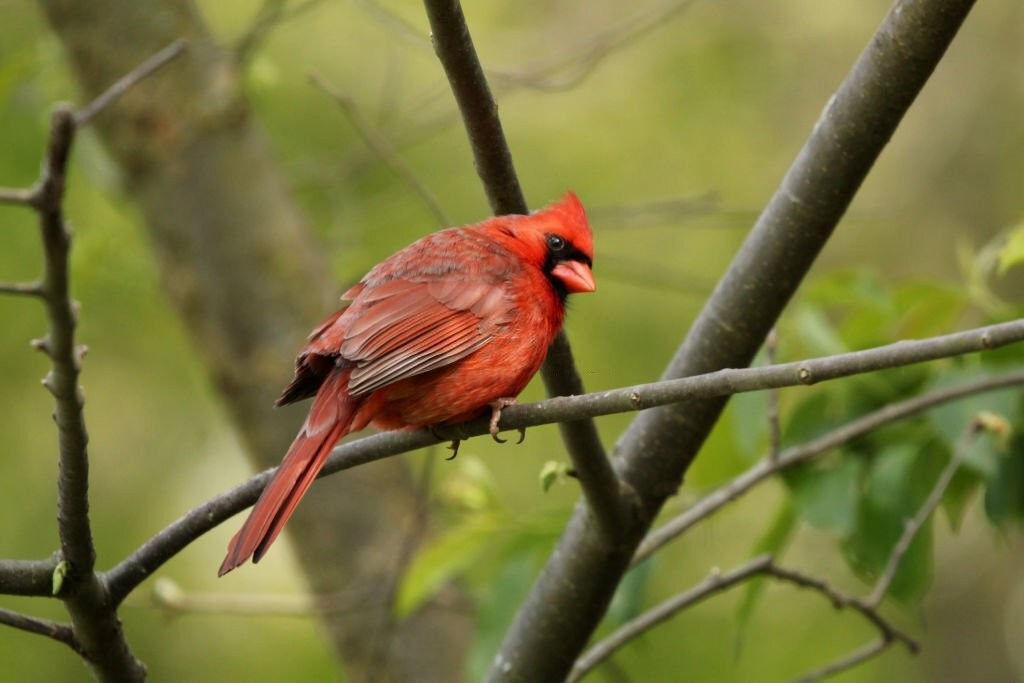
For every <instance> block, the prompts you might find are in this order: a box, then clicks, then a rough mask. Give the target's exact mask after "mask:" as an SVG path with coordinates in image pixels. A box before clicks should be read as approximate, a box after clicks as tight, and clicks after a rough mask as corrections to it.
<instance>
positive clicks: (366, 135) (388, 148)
mask: <svg viewBox="0 0 1024 683" xmlns="http://www.w3.org/2000/svg"><path fill="white" fill-rule="evenodd" d="M310 79H311V80H312V81H313V83H314V84H316V86H317V87H319V88H320V89H321V90H323V91H324V92H325V93H327V95H328V96H329V97H330V98H331V99H333V100H334V101H335V103H337V105H338V106H339V107H341V110H342V111H343V112H344V113H345V116H347V117H348V120H349V123H351V124H352V127H353V128H355V129H356V133H358V134H359V137H361V138H362V139H363V142H365V143H366V146H367V147H369V148H370V150H371V151H372V152H373V153H374V154H376V155H377V157H379V158H380V160H381V161H383V162H384V163H385V164H386V165H387V166H388V167H390V168H391V170H392V171H394V172H395V173H396V174H398V176H399V177H400V178H401V179H402V180H404V181H405V184H406V185H408V186H409V189H411V190H412V191H413V192H415V193H416V194H417V195H418V196H419V198H420V199H421V200H423V203H424V204H426V205H427V208H428V209H430V212H431V213H432V214H434V218H435V219H436V220H437V224H438V225H439V226H440V227H442V228H444V227H448V226H449V225H451V224H452V223H451V221H450V220H449V218H448V216H447V214H445V211H444V208H443V207H442V206H441V202H440V201H438V199H437V196H436V195H435V194H434V193H433V192H431V191H430V188H428V187H427V186H426V185H424V184H423V182H421V181H420V179H419V178H418V177H417V176H416V172H415V171H414V170H413V169H412V167H411V166H409V164H407V163H406V162H405V159H403V158H402V157H401V155H400V154H399V153H398V152H397V151H395V148H394V147H393V146H392V145H391V143H389V142H388V141H387V139H386V138H385V137H384V136H383V135H381V134H380V132H379V131H377V130H376V129H375V128H374V127H373V126H372V125H370V122H369V121H367V120H366V117H364V116H363V115H362V112H360V111H359V108H358V107H357V106H356V104H355V102H353V101H352V98H351V97H349V96H348V95H346V94H344V93H343V92H341V91H339V90H338V89H337V88H334V87H333V86H332V85H331V84H330V83H328V82H327V81H326V80H325V79H324V78H323V77H321V76H319V75H317V74H312V75H311V76H310Z"/></svg>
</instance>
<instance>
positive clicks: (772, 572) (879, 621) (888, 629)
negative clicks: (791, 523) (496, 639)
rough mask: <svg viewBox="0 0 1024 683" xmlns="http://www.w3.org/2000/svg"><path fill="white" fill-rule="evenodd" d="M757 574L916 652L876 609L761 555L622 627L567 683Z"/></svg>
mask: <svg viewBox="0 0 1024 683" xmlns="http://www.w3.org/2000/svg"><path fill="white" fill-rule="evenodd" d="M759 575H767V576H771V577H773V578H775V579H778V580H780V581H785V582H787V583H791V584H793V585H795V586H798V587H800V588H809V589H811V590H813V591H815V592H817V593H820V594H821V595H823V596H824V597H826V598H827V599H828V601H829V602H831V603H832V605H833V606H834V607H836V608H837V609H843V608H847V609H852V610H854V611H856V612H858V613H859V614H861V615H862V616H863V617H864V618H865V619H867V620H868V621H869V622H871V624H872V625H873V626H874V627H875V628H877V629H878V630H879V632H880V633H881V634H882V640H883V641H884V642H886V643H892V642H901V643H903V644H904V645H906V646H907V649H909V650H910V651H911V652H913V653H916V652H917V651H918V649H919V645H918V644H917V642H916V641H915V640H914V639H912V638H910V637H909V636H907V635H905V634H904V633H903V632H901V631H900V630H899V629H897V628H896V627H895V626H893V625H892V624H890V623H889V622H888V621H887V620H886V619H885V618H884V617H882V615H880V614H879V613H878V611H877V609H876V606H873V605H867V604H866V603H864V602H863V601H861V600H859V599H857V598H854V597H851V596H849V595H846V594H845V593H843V592H842V591H839V590H837V589H836V588H834V587H832V586H831V585H829V583H828V582H827V581H824V580H822V579H818V578H815V577H812V576H808V575H806V574H803V573H801V572H798V571H794V570H792V569H786V568H784V567H780V566H779V565H777V564H775V561H774V560H773V559H772V557H771V556H770V555H761V556H759V557H756V558H754V559H753V560H750V561H748V562H746V563H744V564H742V565H740V566H739V567H736V568H735V569H732V570H731V571H729V572H726V573H725V574H723V573H721V572H720V571H718V570H717V569H716V570H713V571H712V572H711V575H710V576H708V578H706V579H705V580H704V581H702V582H701V583H699V584H698V585H696V586H694V587H693V588H691V589H689V590H687V591H684V592H682V593H679V594H678V595H675V596H673V597H671V598H669V599H667V600H665V601H663V602H661V603H660V604H658V605H657V606H655V607H653V608H651V609H649V610H647V611H646V612H644V613H643V614H641V615H639V616H638V617H636V618H634V619H631V620H630V621H628V622H627V623H625V624H623V625H622V626H620V627H619V628H617V629H616V630H615V631H614V632H613V633H611V634H610V635H609V636H607V637H606V638H604V639H602V640H601V641H600V642H598V643H597V644H595V645H594V646H593V647H591V648H590V649H588V650H587V651H586V653H584V654H583V655H582V656H581V657H580V658H579V659H578V660H576V664H575V665H574V666H573V668H572V672H571V673H570V675H569V677H568V679H567V683H575V682H576V681H579V680H581V679H582V678H583V677H584V676H585V675H586V674H587V673H589V672H590V671H592V670H593V669H594V668H596V667H597V666H598V665H599V664H600V663H601V662H603V661H604V660H606V659H608V658H609V657H610V656H612V654H614V653H615V652H616V651H617V650H618V649H620V648H621V647H623V646H624V645H627V644H628V643H630V642H631V641H633V640H635V639H636V638H639V637H640V636H641V635H643V634H644V633H646V632H647V631H649V630H651V629H652V628H654V627H655V626H657V625H658V624H660V623H662V622H664V621H666V620H668V619H671V618H672V617H674V616H675V615H676V614H678V613H679V612H681V611H683V610H684V609H687V608H688V607H691V606H693V605H695V604H697V603H699V602H701V601H703V600H705V599H707V598H710V597H712V596H714V595H717V594H718V593H721V592H722V591H725V590H728V589H729V588H732V587H733V586H736V585H738V584H741V583H743V582H745V581H748V580H749V579H752V578H753V577H755V576H759Z"/></svg>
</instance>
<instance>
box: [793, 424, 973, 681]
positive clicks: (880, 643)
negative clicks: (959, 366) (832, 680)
mask: <svg viewBox="0 0 1024 683" xmlns="http://www.w3.org/2000/svg"><path fill="white" fill-rule="evenodd" d="M987 426H988V425H987V424H986V422H985V420H984V419H983V418H982V417H981V416H978V417H975V418H974V419H973V420H972V421H971V424H970V425H968V426H967V429H966V431H965V432H964V435H963V437H962V438H961V439H960V440H959V442H958V443H957V446H956V449H955V450H954V451H953V456H952V457H951V458H950V459H949V463H948V464H947V465H946V467H945V468H944V469H943V470H942V473H941V474H939V477H938V479H936V480H935V484H934V485H933V486H932V490H931V492H930V493H929V494H928V497H927V498H925V500H924V502H923V503H922V504H921V507H920V508H919V509H918V511H917V513H916V514H915V515H914V516H913V517H912V518H911V519H909V520H907V521H906V523H905V525H904V529H903V533H902V534H901V535H900V537H899V539H897V541H896V543H894V544H893V547H892V550H891V551H890V552H889V561H888V562H887V563H886V566H885V569H884V570H883V571H882V573H881V574H880V575H879V577H878V580H877V581H875V585H874V588H873V589H872V590H871V593H870V594H868V596H867V597H866V598H863V599H857V600H852V601H851V606H852V607H854V608H855V609H857V610H859V611H860V612H861V613H862V614H864V616H865V617H867V618H868V619H870V620H871V621H872V623H874V624H875V625H876V626H877V627H878V629H879V631H881V635H882V637H881V638H880V639H879V640H877V641H873V642H871V643H868V644H867V645H865V646H863V647H861V648H859V649H857V650H855V651H853V652H852V653H850V654H848V655H846V656H845V657H841V658H840V659H838V660H836V661H835V662H833V663H831V664H828V665H826V666H823V667H821V668H820V669H816V670H814V671H812V672H810V673H808V674H806V675H805V676H803V677H801V678H800V679H799V680H800V681H817V680H821V679H824V678H828V677H829V676H834V675H835V674H837V673H840V672H842V671H846V670H848V669H852V668H853V667H855V666H857V665H859V664H861V663H863V662H865V661H867V660H869V659H871V658H872V657H875V656H877V655H879V654H881V653H882V652H884V651H885V650H887V649H888V648H889V646H891V645H892V644H893V643H894V642H897V641H902V642H904V643H906V644H907V647H909V648H910V651H911V652H912V653H914V654H917V651H918V647H917V643H915V642H913V641H911V640H909V639H907V638H906V637H905V636H903V635H902V634H901V633H899V632H898V631H895V630H893V629H891V628H890V627H888V624H887V623H886V622H885V621H884V619H883V618H882V616H881V615H880V614H879V612H878V607H879V605H880V604H881V602H882V599H883V598H884V597H885V594H886V593H888V592H889V587H890V586H892V582H893V580H894V579H895V578H896V572H897V571H899V568H900V563H901V562H902V561H903V557H904V555H906V553H907V550H909V549H910V544H911V543H912V542H913V541H914V538H915V537H916V536H917V533H918V532H919V531H920V530H921V527H923V526H924V524H925V522H926V521H927V520H928V518H929V517H931V515H932V513H933V512H935V509H936V508H937V507H938V506H939V503H940V502H942V496H943V494H944V493H945V492H946V489H947V488H948V487H949V483H950V482H951V481H953V475H954V474H956V471H957V470H958V469H959V468H960V463H962V462H963V460H964V458H965V457H966V456H967V450H968V448H969V447H970V445H971V444H972V443H973V442H974V439H975V437H976V436H977V435H978V433H979V432H981V431H982V430H983V429H985V428H987Z"/></svg>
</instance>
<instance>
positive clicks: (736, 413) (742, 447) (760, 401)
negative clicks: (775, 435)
mask: <svg viewBox="0 0 1024 683" xmlns="http://www.w3.org/2000/svg"><path fill="white" fill-rule="evenodd" d="M728 410H729V411H730V412H731V413H732V421H731V423H730V424H731V425H732V440H733V443H734V444H735V446H736V449H737V450H738V451H739V452H740V454H742V455H743V456H745V459H746V460H747V462H753V461H754V460H756V459H757V458H758V456H760V455H761V451H762V450H764V449H765V445H766V443H767V441H768V392H767V391H748V392H744V393H742V394H736V395H735V396H733V397H732V399H731V400H730V401H729V408H728Z"/></svg>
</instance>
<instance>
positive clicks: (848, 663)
mask: <svg viewBox="0 0 1024 683" xmlns="http://www.w3.org/2000/svg"><path fill="white" fill-rule="evenodd" d="M888 648H889V641H888V640H886V639H885V638H879V639H877V640H873V641H871V642H870V643H868V644H867V645H865V646H864V647H861V648H858V649H857V650H854V651H853V652H851V653H850V654H849V655H847V656H846V657H843V658H842V659H838V660H836V661H835V662H832V663H831V664H829V665H827V666H823V667H821V668H820V669H816V670H814V671H811V672H809V673H806V674H804V675H803V676H801V677H800V678H797V679H796V680H795V681H794V683H812V682H813V681H820V680H823V679H825V678H829V677H831V676H835V675H836V674H838V673H842V672H844V671H847V670H849V669H852V668H853V667H855V666H860V665H861V664H863V663H864V662H866V661H868V660H869V659H871V658H873V657H876V656H878V655H879V654H881V653H882V652H884V651H885V650H887V649H888Z"/></svg>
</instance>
